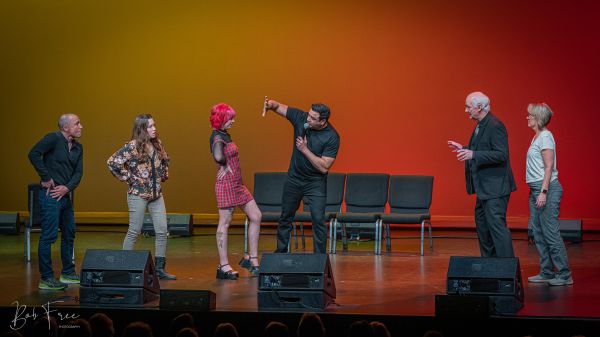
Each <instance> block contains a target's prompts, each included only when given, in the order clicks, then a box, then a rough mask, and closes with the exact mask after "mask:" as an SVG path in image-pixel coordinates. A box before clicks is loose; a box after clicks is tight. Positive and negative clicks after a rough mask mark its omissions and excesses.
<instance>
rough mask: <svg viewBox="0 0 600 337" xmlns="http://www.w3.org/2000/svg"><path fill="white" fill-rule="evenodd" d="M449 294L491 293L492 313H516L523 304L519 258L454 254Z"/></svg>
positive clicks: (486, 294) (448, 278) (489, 295)
mask: <svg viewBox="0 0 600 337" xmlns="http://www.w3.org/2000/svg"><path fill="white" fill-rule="evenodd" d="M446 286H447V288H446V293H447V294H448V295H459V296H487V297H489V302H490V312H491V313H515V312H517V311H518V310H519V309H521V308H522V307H523V298H524V292H523V281H522V279H521V267H520V265H519V259H518V258H516V257H506V258H491V257H468V256H451V257H450V263H449V266H448V275H447V282H446Z"/></svg>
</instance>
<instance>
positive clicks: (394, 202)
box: [381, 175, 433, 255]
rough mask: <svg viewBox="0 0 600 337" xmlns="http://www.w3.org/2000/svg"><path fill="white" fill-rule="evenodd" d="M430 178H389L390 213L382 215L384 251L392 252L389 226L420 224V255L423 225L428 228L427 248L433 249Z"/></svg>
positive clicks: (400, 176)
mask: <svg viewBox="0 0 600 337" xmlns="http://www.w3.org/2000/svg"><path fill="white" fill-rule="evenodd" d="M432 194H433V177H432V176H410V175H394V176H392V177H391V178H390V195H389V204H390V213H387V214H382V215H381V220H382V222H383V227H384V233H385V239H386V244H385V248H386V251H387V252H389V251H391V250H392V237H391V234H390V224H421V255H423V244H424V238H425V224H427V225H428V227H429V248H430V249H433V238H432V236H431V214H430V213H429V208H430V206H431V197H432Z"/></svg>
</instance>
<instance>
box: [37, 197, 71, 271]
mask: <svg viewBox="0 0 600 337" xmlns="http://www.w3.org/2000/svg"><path fill="white" fill-rule="evenodd" d="M46 191H47V190H46V189H44V188H42V189H40V194H39V202H40V207H41V211H42V233H41V235H40V242H39V245H38V258H39V269H40V275H41V276H42V279H48V278H54V271H53V270H52V249H51V248H52V244H53V243H54V242H56V239H57V238H58V229H59V228H60V230H61V232H62V233H61V242H60V255H61V260H62V266H63V267H62V271H61V274H72V273H74V272H75V264H73V260H72V257H73V243H74V241H75V217H74V215H73V204H72V203H71V198H70V197H69V195H68V194H67V195H65V196H64V197H62V199H60V200H59V201H57V200H56V199H54V198H52V197H51V196H50V194H48V195H46Z"/></svg>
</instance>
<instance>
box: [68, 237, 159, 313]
mask: <svg viewBox="0 0 600 337" xmlns="http://www.w3.org/2000/svg"><path fill="white" fill-rule="evenodd" d="M80 277H81V281H80V282H81V284H80V291H79V297H80V303H81V304H82V305H85V304H94V305H125V306H141V305H144V304H145V303H148V302H151V301H154V300H157V299H158V296H159V291H160V284H159V283H158V277H157V275H156V272H155V269H154V263H153V261H152V254H151V253H150V251H146V250H104V249H88V250H87V251H86V253H85V256H84V257H83V262H82V264H81V273H80Z"/></svg>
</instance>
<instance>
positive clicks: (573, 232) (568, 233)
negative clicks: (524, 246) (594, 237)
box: [527, 219, 583, 243]
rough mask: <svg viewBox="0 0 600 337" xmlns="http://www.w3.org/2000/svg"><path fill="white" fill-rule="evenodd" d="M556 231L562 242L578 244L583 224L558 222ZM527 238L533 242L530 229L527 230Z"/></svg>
mask: <svg viewBox="0 0 600 337" xmlns="http://www.w3.org/2000/svg"><path fill="white" fill-rule="evenodd" d="M558 230H559V231H560V236H561V237H562V238H563V240H565V241H567V242H573V243H579V242H581V241H583V224H582V221H581V220H579V219H577V220H573V219H571V220H561V219H559V220H558ZM527 238H528V239H529V241H531V242H533V241H534V238H533V231H532V230H531V228H528V229H527Z"/></svg>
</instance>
